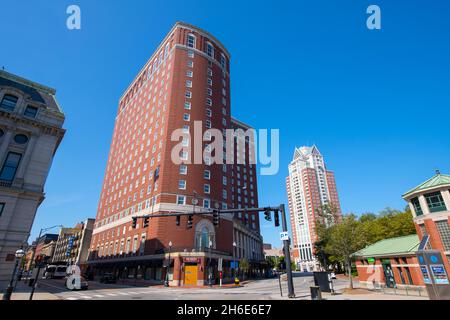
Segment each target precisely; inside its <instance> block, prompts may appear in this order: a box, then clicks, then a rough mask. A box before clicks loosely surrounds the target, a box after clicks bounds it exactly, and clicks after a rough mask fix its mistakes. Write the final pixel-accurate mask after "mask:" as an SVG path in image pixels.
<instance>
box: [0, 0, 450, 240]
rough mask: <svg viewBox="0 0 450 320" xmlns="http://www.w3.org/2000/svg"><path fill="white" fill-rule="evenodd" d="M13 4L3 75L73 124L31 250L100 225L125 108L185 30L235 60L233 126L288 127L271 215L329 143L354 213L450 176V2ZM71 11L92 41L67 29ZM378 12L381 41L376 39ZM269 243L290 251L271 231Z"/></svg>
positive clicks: (6, 10) (1, 25)
mask: <svg viewBox="0 0 450 320" xmlns="http://www.w3.org/2000/svg"><path fill="white" fill-rule="evenodd" d="M1 2H2V3H1V7H2V10H1V11H2V18H1V19H0V30H2V31H3V32H2V40H1V50H0V66H1V65H4V66H5V67H6V69H7V70H8V71H10V72H13V73H16V74H18V75H21V76H24V77H26V78H29V79H32V80H34V81H37V82H40V83H43V84H46V85H49V86H52V87H55V88H56V89H57V98H58V100H59V102H60V104H61V106H62V108H63V110H64V111H65V114H66V118H67V120H66V123H65V128H66V129H67V134H66V137H65V138H64V141H63V142H62V144H61V146H60V148H59V150H58V152H57V154H56V157H55V159H54V163H53V166H52V169H51V172H50V175H49V178H48V181H47V184H46V187H45V191H46V194H47V199H46V200H45V202H44V203H43V205H42V206H41V207H40V209H39V210H38V213H37V216H36V220H35V224H34V226H33V231H32V236H31V238H34V237H36V235H37V233H38V232H39V229H40V228H41V227H43V226H49V225H54V224H64V225H66V226H71V225H73V224H75V223H76V222H78V221H81V220H83V219H85V218H87V217H95V215H96V208H97V202H98V198H99V193H100V188H101V183H102V179H103V173H104V169H105V165H106V160H107V155H108V150H109V145H110V141H111V136H112V131H113V125H114V118H115V114H116V108H117V102H118V99H119V97H120V95H121V93H122V92H123V91H124V89H125V88H126V87H127V86H128V84H129V83H130V82H131V81H132V79H133V77H134V75H136V73H137V72H138V71H139V70H140V68H141V67H142V66H143V65H144V63H145V62H146V61H147V59H148V58H149V57H150V54H151V53H152V52H153V50H154V49H155V48H156V46H157V45H158V43H159V42H160V41H161V40H162V39H163V37H164V36H165V35H166V33H167V32H168V31H169V30H170V29H171V27H172V26H173V24H174V23H175V22H176V21H177V20H181V21H185V22H189V23H192V24H194V25H197V26H199V27H201V28H204V29H206V30H208V31H210V32H211V33H212V34H214V35H215V36H216V37H217V38H218V39H220V40H221V41H222V42H223V43H224V44H225V46H226V47H227V48H228V49H229V51H230V52H231V54H232V61H231V72H232V75H231V76H232V89H231V90H232V92H231V94H232V112H233V115H235V116H236V117H237V118H239V119H241V120H242V121H245V122H248V123H250V124H252V125H253V126H255V127H256V128H279V129H280V135H281V146H280V148H281V159H280V164H281V168H280V172H279V174H278V175H276V176H272V177H259V191H260V192H259V199H260V204H261V205H267V204H279V203H287V198H286V191H285V184H284V181H285V176H286V175H287V165H288V163H289V162H290V160H291V158H292V154H293V150H294V147H295V146H296V145H297V146H301V145H305V144H313V143H315V144H317V145H318V147H319V149H320V150H321V152H322V153H323V155H324V156H325V160H326V162H327V165H328V168H329V169H331V170H334V171H335V174H336V180H337V186H338V191H339V193H340V200H341V204H342V208H343V211H344V212H354V213H358V214H360V213H362V212H367V211H372V212H378V211H380V210H382V209H383V208H385V207H387V206H390V207H393V208H403V207H404V206H405V203H404V202H403V200H402V199H401V194H402V193H403V192H405V191H407V190H408V189H410V188H412V187H414V186H416V185H417V184H419V183H420V182H422V181H424V180H425V179H427V178H429V177H431V176H432V175H433V174H434V169H435V168H440V169H441V171H442V172H446V173H449V172H450V161H449V159H450V134H449V126H448V123H449V119H450V91H449V90H450V76H449V75H450V59H449V57H450V39H449V38H450V2H449V1H447V0H435V1H433V5H430V3H429V1H425V0H422V1H419V0H417V1H412V0H408V1H406V0H403V1H402V0H398V1H384V0H383V1H382V0H373V1H364V0H360V1H353V0H339V1H337V0H333V1H331V0H314V1H312V0H311V1H302V0H296V1H290V2H284V1H271V2H269V1H254V2H250V1H236V2H232V1H226V2H224V1H222V2H217V1H206V0H205V1H194V0H192V1H177V2H175V1H148V0H146V1H111V0H96V1H88V0H70V1H65V0H53V1H6V0H2V1H1ZM70 4H77V5H79V6H80V7H81V10H82V30H80V31H69V30H68V29H66V27H65V21H66V18H67V15H66V13H65V11H66V8H67V6H68V5H70ZM370 4H378V5H379V6H380V7H381V10H382V30H381V31H369V30H368V29H367V28H366V22H365V21H366V17H367V15H366V13H365V11H366V8H367V7H368V5H370ZM262 232H263V236H264V238H265V241H266V242H272V243H274V244H276V245H279V241H278V237H279V236H278V232H275V230H274V229H273V228H272V227H271V225H270V226H269V225H267V224H265V223H264V224H263V226H262ZM31 238H30V239H31Z"/></svg>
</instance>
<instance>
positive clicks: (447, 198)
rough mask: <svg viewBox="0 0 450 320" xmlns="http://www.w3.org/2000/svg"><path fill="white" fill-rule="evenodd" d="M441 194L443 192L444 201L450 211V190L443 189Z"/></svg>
mask: <svg viewBox="0 0 450 320" xmlns="http://www.w3.org/2000/svg"><path fill="white" fill-rule="evenodd" d="M441 194H442V198H443V199H444V203H445V207H446V208H447V211H450V191H449V190H442V191H441Z"/></svg>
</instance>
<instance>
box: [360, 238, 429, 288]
mask: <svg viewBox="0 0 450 320" xmlns="http://www.w3.org/2000/svg"><path fill="white" fill-rule="evenodd" d="M419 243H420V240H419V237H418V236H417V235H415V234H414V235H410V236H405V237H398V238H391V239H385V240H381V241H379V242H377V243H374V244H372V245H370V246H368V247H366V248H364V249H362V250H360V251H358V252H356V253H354V254H353V256H354V257H355V260H356V268H357V271H358V277H359V281H360V284H361V285H362V286H367V287H369V288H373V287H379V286H380V285H381V286H386V287H389V288H394V287H397V288H400V287H406V286H408V287H409V286H424V281H423V278H422V274H421V272H420V267H419V264H418V261H417V257H416V251H417V249H418V247H419Z"/></svg>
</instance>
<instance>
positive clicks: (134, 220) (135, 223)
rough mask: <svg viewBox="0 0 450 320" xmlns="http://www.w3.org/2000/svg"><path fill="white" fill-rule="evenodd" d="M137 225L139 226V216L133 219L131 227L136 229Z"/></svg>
mask: <svg viewBox="0 0 450 320" xmlns="http://www.w3.org/2000/svg"><path fill="white" fill-rule="evenodd" d="M136 226H137V218H136V217H133V221H132V224H131V227H132V228H133V229H136Z"/></svg>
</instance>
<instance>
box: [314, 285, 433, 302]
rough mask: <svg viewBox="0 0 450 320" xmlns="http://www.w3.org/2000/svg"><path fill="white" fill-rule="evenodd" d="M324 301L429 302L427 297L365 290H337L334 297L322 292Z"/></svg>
mask: <svg viewBox="0 0 450 320" xmlns="http://www.w3.org/2000/svg"><path fill="white" fill-rule="evenodd" d="M322 298H323V299H326V300H429V298H428V296H418V295H417V296H415V295H409V296H408V295H400V294H388V293H383V292H378V291H371V290H367V289H358V288H356V289H354V290H339V291H338V292H337V293H336V294H335V295H332V294H330V293H326V292H323V293H322Z"/></svg>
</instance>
